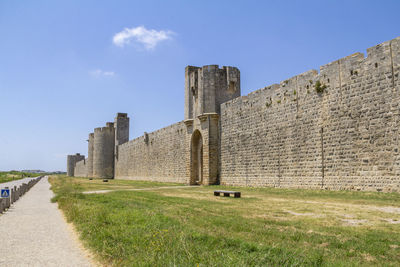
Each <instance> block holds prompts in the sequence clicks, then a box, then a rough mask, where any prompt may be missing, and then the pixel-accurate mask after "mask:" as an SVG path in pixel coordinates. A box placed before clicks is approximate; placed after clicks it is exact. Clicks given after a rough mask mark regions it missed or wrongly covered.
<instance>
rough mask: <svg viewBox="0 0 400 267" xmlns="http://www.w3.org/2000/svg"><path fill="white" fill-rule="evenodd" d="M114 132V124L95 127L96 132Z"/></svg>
mask: <svg viewBox="0 0 400 267" xmlns="http://www.w3.org/2000/svg"><path fill="white" fill-rule="evenodd" d="M106 131H107V132H114V124H113V125H112V126H105V127H97V128H94V134H96V133H98V132H106Z"/></svg>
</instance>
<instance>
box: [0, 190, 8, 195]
mask: <svg viewBox="0 0 400 267" xmlns="http://www.w3.org/2000/svg"><path fill="white" fill-rule="evenodd" d="M0 196H1V197H10V189H1V193H0Z"/></svg>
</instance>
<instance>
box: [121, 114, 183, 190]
mask: <svg viewBox="0 0 400 267" xmlns="http://www.w3.org/2000/svg"><path fill="white" fill-rule="evenodd" d="M185 139H186V126H185V124H184V123H183V122H178V123H175V124H172V125H170V126H168V127H165V128H162V129H160V130H157V131H155V132H152V133H145V134H144V135H143V136H141V137H138V138H136V139H133V140H131V141H129V142H127V143H124V144H122V145H119V146H118V147H117V148H116V150H117V151H116V152H115V153H116V155H115V158H116V160H115V178H117V179H130V180H152V181H164V182H179V183H186V182H187V177H186V176H187V174H186V173H187V169H186V168H187V161H186V157H185V155H186V151H185V149H186V146H185V142H186V141H185Z"/></svg>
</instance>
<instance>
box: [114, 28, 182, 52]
mask: <svg viewBox="0 0 400 267" xmlns="http://www.w3.org/2000/svg"><path fill="white" fill-rule="evenodd" d="M172 35H174V32H172V31H169V30H166V31H163V30H161V31H156V30H151V29H150V30H148V29H146V28H145V27H144V26H138V27H136V28H130V29H129V28H125V29H124V30H123V31H121V32H119V33H116V34H115V35H114V37H113V43H114V44H115V45H116V46H119V47H124V46H125V45H127V44H130V43H131V41H132V40H133V41H134V42H136V43H140V44H142V45H143V46H144V48H145V49H147V50H151V49H154V48H155V47H156V46H157V44H158V43H159V42H161V41H165V40H168V39H172Z"/></svg>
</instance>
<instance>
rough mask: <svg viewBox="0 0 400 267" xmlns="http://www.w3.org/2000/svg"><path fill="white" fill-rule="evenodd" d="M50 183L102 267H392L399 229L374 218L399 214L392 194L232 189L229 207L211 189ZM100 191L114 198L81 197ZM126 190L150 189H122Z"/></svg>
mask: <svg viewBox="0 0 400 267" xmlns="http://www.w3.org/2000/svg"><path fill="white" fill-rule="evenodd" d="M50 181H51V183H52V188H53V190H54V191H55V193H56V196H55V198H54V199H53V200H54V201H57V202H58V204H59V207H60V208H61V209H62V210H63V211H64V213H65V215H66V217H67V219H68V220H69V221H71V222H73V223H74V225H75V226H76V229H77V231H78V232H79V234H80V236H81V239H82V240H83V242H84V244H85V245H86V246H87V247H88V248H89V249H90V250H91V251H93V252H94V254H95V255H97V257H98V258H99V260H100V261H101V262H102V263H104V264H106V265H114V266H359V265H363V266H399V265H400V224H397V223H389V222H388V221H387V220H389V219H390V220H392V222H397V221H398V220H400V214H398V213H394V212H387V211H382V208H386V207H387V206H391V207H392V209H396V208H399V207H400V201H399V200H400V196H399V194H395V193H392V194H386V193H369V192H348V191H339V192H338V191H336V192H335V191H319V190H300V189H297V190H290V189H274V188H240V191H241V192H242V196H243V197H242V198H240V199H234V198H224V197H214V196H213V194H212V191H213V190H214V189H216V187H215V186H208V187H190V188H189V187H188V188H169V189H159V188H158V187H160V186H165V183H156V182H140V181H121V180H115V181H114V180H113V181H110V183H109V184H107V185H105V184H102V183H101V182H100V181H95V180H93V181H89V180H88V179H75V178H65V177H58V178H55V177H52V178H51V179H50ZM168 185H170V184H168ZM104 187H106V188H107V187H109V188H110V189H111V188H113V189H121V190H120V191H115V192H111V193H107V194H91V195H87V194H82V192H83V191H88V190H93V189H99V188H101V189H104ZM120 187H122V188H120ZM131 188H152V189H151V190H148V191H124V189H131ZM218 188H225V189H237V188H233V187H218ZM349 219H351V220H354V221H356V222H357V223H356V224H353V223H350V224H349V223H347V221H346V220H349Z"/></svg>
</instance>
